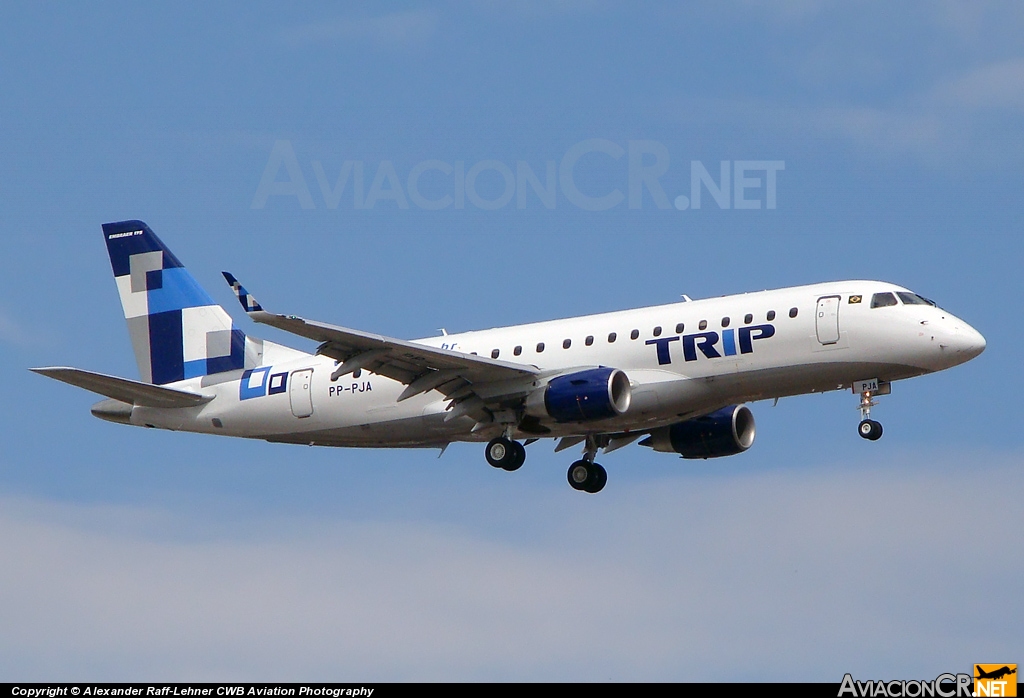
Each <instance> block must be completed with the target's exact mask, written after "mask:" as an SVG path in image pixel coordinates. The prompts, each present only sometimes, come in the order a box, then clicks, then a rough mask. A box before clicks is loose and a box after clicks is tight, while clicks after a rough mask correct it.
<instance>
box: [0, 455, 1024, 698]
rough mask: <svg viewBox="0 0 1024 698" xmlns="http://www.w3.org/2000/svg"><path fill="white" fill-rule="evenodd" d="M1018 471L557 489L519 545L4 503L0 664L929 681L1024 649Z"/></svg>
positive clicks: (862, 470)
mask: <svg viewBox="0 0 1024 698" xmlns="http://www.w3.org/2000/svg"><path fill="white" fill-rule="evenodd" d="M613 484H615V483H613ZM1022 485H1024V471H1022V469H1021V468H1020V463H1019V462H1004V463H1001V464H997V465H991V464H986V463H985V461H984V459H982V458H967V459H964V458H955V459H954V458H950V461H949V462H947V463H933V464H930V465H929V466H927V467H924V466H916V465H907V464H902V465H901V464H900V463H889V464H888V466H887V467H886V468H884V469H883V468H879V467H875V468H868V467H865V466H864V465H862V464H856V465H850V466H848V467H845V468H842V469H840V468H835V467H831V468H827V469H824V470H818V471H785V470H777V471H774V472H768V473H765V474H763V475H759V476H749V475H736V476H729V477H721V478H718V477H708V478H687V477H680V478H673V479H669V480H666V481H663V482H660V483H653V484H649V485H642V486H634V487H627V486H624V485H622V484H621V483H618V484H615V486H611V485H610V486H609V489H608V490H606V491H605V492H603V493H602V494H601V495H599V496H598V497H586V496H581V495H579V494H577V493H574V492H570V491H568V489H567V488H566V491H564V492H562V491H559V492H557V493H552V494H544V495H537V497H536V499H535V501H534V502H533V503H532V504H531V507H530V509H529V510H526V511H521V512H519V515H520V516H521V517H522V519H523V520H524V522H526V521H528V522H529V526H530V528H531V531H532V534H531V536H530V537H529V540H525V539H521V538H520V539H517V538H516V537H515V536H514V535H511V536H501V537H497V536H495V535H488V534H486V533H483V532H482V531H481V530H480V529H478V528H475V527H474V526H473V524H472V522H468V521H467V522H463V523H462V524H461V525H459V526H455V525H451V524H447V525H446V524H439V523H437V522H431V521H426V520H411V521H346V520H344V519H341V518H338V519H331V520H323V519H310V518H307V517H303V516H301V515H296V516H294V517H290V518H286V519H270V518H268V519H266V520H262V521H255V522H252V523H251V525H250V524H246V525H245V526H240V527H239V528H246V529H248V531H249V533H247V534H245V535H237V534H236V535H224V534H209V533H208V534H206V535H202V534H200V535H197V532H201V531H203V530H204V528H205V527H206V526H205V524H204V522H203V521H202V520H201V519H200V520H196V518H195V512H192V511H181V512H168V511H151V510H139V509H130V508H90V507H83V506H72V505H60V504H53V503H45V502H39V501H30V500H12V499H10V498H8V499H7V500H5V501H3V502H2V506H0V559H3V560H5V561H6V562H5V565H4V566H3V568H2V569H0V589H2V590H3V593H2V595H0V619H2V623H0V627H2V630H0V672H2V673H3V674H4V675H5V676H7V677H9V679H10V680H43V679H46V680H55V679H60V678H68V679H70V678H72V677H74V678H76V679H84V678H90V679H109V680H128V679H154V678H168V679H169V678H175V679H179V680H185V679H188V680H202V679H209V680H228V679H249V680H261V679H262V680H269V679H277V680H298V679H308V680H312V679H317V680H320V679H325V680H326V679H332V678H333V679H342V678H346V677H347V678H351V677H353V676H358V677H359V678H360V679H365V680H403V679H427V680H429V679H457V680H487V679H525V680H530V679H537V680H558V679H577V680H590V679H599V680H600V679H612V680H678V679H703V680H724V679H729V678H733V677H740V678H744V679H748V680H756V679H758V678H764V679H816V680H825V681H837V680H838V679H839V678H840V677H841V675H842V673H843V672H844V671H853V672H855V673H857V674H858V675H859V677H864V678H867V677H869V676H871V677H873V678H892V677H899V676H903V677H907V678H924V677H929V676H934V675H935V674H937V673H938V672H939V671H947V670H959V669H964V668H966V667H967V666H969V664H970V663H971V662H974V661H986V660H987V659H989V658H993V657H998V658H1000V659H999V660H1000V661H1002V658H1005V657H1007V656H1017V655H1020V654H1021V653H1022V652H1024V641H1022V640H1021V639H1020V636H1019V633H1018V632H1017V631H1016V628H1017V627H1019V625H1020V623H1021V621H1022V620H1024V602H1022V601H1021V599H1020V595H1019V593H1018V592H1019V589H1018V581H1017V580H1019V579H1020V577H1021V575H1022V574H1024V555H1022V551H1021V548H1020V546H1019V545H1017V544H1016V538H1017V536H1019V531H1020V529H1021V526H1022V524H1024V514H1022V507H1021V505H1020V503H1019V497H1018V496H1017V494H1016V493H1017V492H1019V491H1020V488H1021V486H1022ZM493 505H494V506H500V503H499V502H495V503H493ZM538 530H540V531H543V533H542V534H540V535H537V531H538Z"/></svg>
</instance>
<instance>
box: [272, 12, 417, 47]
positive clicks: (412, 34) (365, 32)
mask: <svg viewBox="0 0 1024 698" xmlns="http://www.w3.org/2000/svg"><path fill="white" fill-rule="evenodd" d="M436 29H437V14H436V12H434V11H432V10H410V11H408V12H392V13H390V14H386V15H380V16H378V17H356V18H351V17H348V18H341V19H334V20H324V21H320V22H314V23H310V24H304V25H302V26H298V27H293V28H291V29H287V30H285V32H284V33H283V37H284V39H285V41H286V42H287V43H289V44H293V45H306V44H313V43H321V42H338V41H340V42H361V41H362V42H370V43H373V44H376V45H377V46H379V47H383V48H390V47H394V46H403V45H407V44H410V43H418V42H420V41H423V40H425V39H427V38H429V37H430V36H431V35H433V34H434V32H435V31H436Z"/></svg>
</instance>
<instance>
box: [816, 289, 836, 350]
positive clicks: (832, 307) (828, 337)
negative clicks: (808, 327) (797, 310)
mask: <svg viewBox="0 0 1024 698" xmlns="http://www.w3.org/2000/svg"><path fill="white" fill-rule="evenodd" d="M814 322H815V329H816V330H817V332H818V341H819V342H821V343H822V344H835V343H836V342H838V341H839V296H823V297H821V298H819V299H818V309H817V312H815V314H814Z"/></svg>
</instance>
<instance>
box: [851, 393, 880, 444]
mask: <svg viewBox="0 0 1024 698" xmlns="http://www.w3.org/2000/svg"><path fill="white" fill-rule="evenodd" d="M872 394H873V393H872V392H871V391H870V390H864V391H861V394H860V424H858V425H857V433H858V434H860V436H861V438H862V439H867V440H868V441H878V440H879V439H880V438H882V425H881V424H880V423H879V422H876V421H875V420H873V419H871V408H872V407H874V406H875V405H877V404H878V403H877V402H875V401H874V400H872V399H871V396H872Z"/></svg>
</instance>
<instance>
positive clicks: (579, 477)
mask: <svg viewBox="0 0 1024 698" xmlns="http://www.w3.org/2000/svg"><path fill="white" fill-rule="evenodd" d="M597 449H598V443H597V440H596V439H595V438H594V437H592V436H591V437H587V447H586V451H585V452H584V454H583V458H581V459H580V460H578V461H576V462H575V463H573V464H572V465H570V466H569V472H568V473H566V477H567V479H568V480H569V485H570V486H571V487H572V488H573V489H574V490H579V491H581V492H589V493H590V494H597V493H598V492H600V491H601V490H602V489H604V486H605V484H606V483H607V482H608V471H606V470H605V469H604V468H603V467H602V466H600V465H598V464H597V463H595V462H594V457H595V456H596V455H597ZM484 456H485V457H486V458H487V462H488V463H490V464H491V465H492V466H494V467H495V468H501V469H502V470H508V471H509V472H511V471H513V470H519V468H521V467H522V466H523V463H525V462H526V447H525V446H523V445H522V444H521V443H519V442H518V441H516V440H514V439H512V438H511V437H509V436H499V437H498V438H496V439H491V440H490V441H489V442H488V443H487V448H486V449H484Z"/></svg>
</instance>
